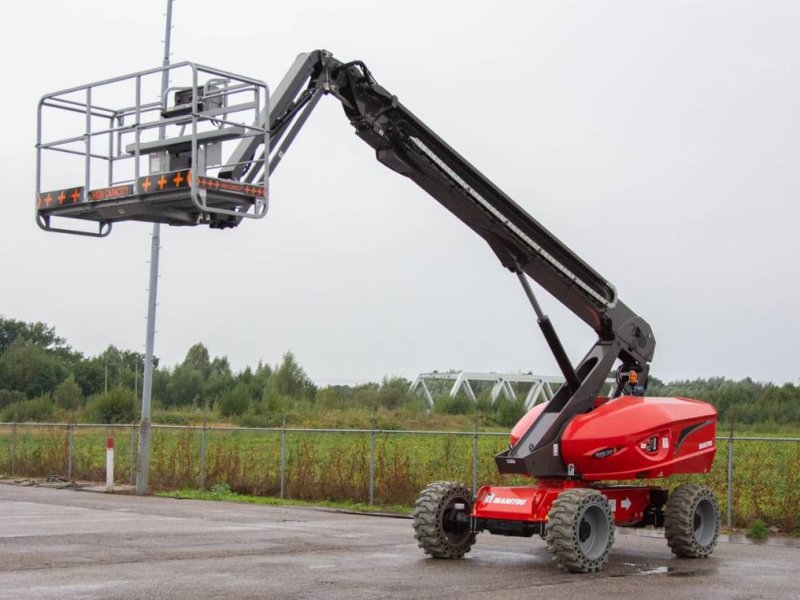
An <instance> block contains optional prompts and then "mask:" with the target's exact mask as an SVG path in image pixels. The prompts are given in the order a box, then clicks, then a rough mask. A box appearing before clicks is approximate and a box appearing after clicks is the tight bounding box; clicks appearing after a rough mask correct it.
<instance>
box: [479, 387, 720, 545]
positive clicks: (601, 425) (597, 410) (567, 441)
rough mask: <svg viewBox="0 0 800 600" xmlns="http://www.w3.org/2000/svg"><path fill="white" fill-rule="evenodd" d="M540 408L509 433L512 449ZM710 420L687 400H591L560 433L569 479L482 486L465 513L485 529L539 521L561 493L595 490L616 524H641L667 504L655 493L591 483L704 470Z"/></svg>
mask: <svg viewBox="0 0 800 600" xmlns="http://www.w3.org/2000/svg"><path fill="white" fill-rule="evenodd" d="M544 408H545V405H544V404H541V405H538V406H536V407H534V408H533V409H531V410H530V411H529V412H528V413H527V414H526V415H525V416H524V417H523V418H522V419H521V420H520V421H519V422H518V423H517V425H516V426H515V427H514V429H513V430H512V431H511V445H512V446H514V445H516V444H517V443H518V442H519V440H520V438H521V436H522V435H524V433H525V432H526V431H528V429H530V427H531V425H532V424H533V423H534V422H535V421H536V419H537V418H538V417H539V415H540V414H541V413H542V411H543V410H544ZM716 417H717V412H716V410H715V409H714V407H713V406H711V405H710V404H707V403H705V402H700V401H698V400H691V399H688V398H648V397H642V396H628V395H626V396H619V397H617V398H613V399H610V400H609V399H608V398H602V397H601V398H598V399H597V400H596V401H595V404H594V408H593V409H592V410H591V411H590V412H588V413H584V414H579V415H576V416H575V417H573V419H572V420H571V421H570V422H569V423H568V424H567V426H566V427H565V428H564V431H563V433H562V435H561V441H560V454H561V458H562V460H563V461H564V463H565V465H567V467H568V470H569V471H571V472H573V473H574V477H573V478H569V479H541V480H539V481H537V483H536V484H535V485H534V486H526V487H503V486H484V487H482V488H481V489H480V490H479V491H478V494H477V497H476V500H475V504H474V505H473V510H472V515H471V516H472V518H473V520H474V521H475V522H479V523H482V524H483V525H487V524H488V525H487V527H488V528H489V529H491V528H492V527H494V528H497V527H498V524H497V522H500V521H524V522H528V523H531V524H534V523H538V524H544V523H545V522H546V520H547V515H548V513H549V511H550V508H551V506H552V504H553V501H554V500H555V499H556V498H557V497H558V495H559V494H560V493H561V492H563V491H564V490H565V489H569V488H574V487H594V488H596V489H598V490H600V491H601V492H602V493H603V494H604V495H605V496H606V497H607V498H608V504H609V508H610V510H611V513H612V514H613V516H614V522H615V523H616V524H617V525H620V526H624V525H636V524H639V523H643V522H646V521H647V514H648V510H649V509H652V508H655V507H658V506H659V505H660V504H663V502H664V501H665V500H666V494H665V492H664V491H663V490H662V489H661V488H659V487H654V486H612V485H598V484H593V483H592V482H596V481H601V480H604V481H613V480H626V479H627V480H630V479H651V478H660V477H668V476H670V475H674V474H677V473H707V472H708V471H710V469H711V463H712V462H713V460H714V454H715V453H716V444H715V437H716ZM500 527H501V528H502V526H500ZM534 532H535V530H534ZM496 533H502V532H501V531H496Z"/></svg>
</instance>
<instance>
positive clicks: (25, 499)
mask: <svg viewBox="0 0 800 600" xmlns="http://www.w3.org/2000/svg"><path fill="white" fill-rule="evenodd" d="M618 531H619V532H620V533H619V535H617V540H616V543H615V545H614V549H613V551H612V556H611V559H610V561H609V564H608V566H607V568H606V569H605V570H604V571H602V572H600V573H597V574H591V575H576V574H571V573H566V572H564V571H560V570H559V569H558V568H557V567H556V565H555V563H554V562H552V560H551V559H550V555H549V553H548V552H547V550H546V548H545V544H544V542H543V541H542V540H541V539H539V538H538V537H534V538H531V539H526V538H504V537H500V536H492V535H490V534H488V533H484V534H481V535H479V536H478V540H477V543H476V545H475V546H474V547H473V549H472V552H470V554H468V555H467V557H466V558H465V559H463V560H458V561H448V560H435V559H430V558H426V557H424V556H423V554H422V552H421V551H420V550H419V549H418V548H417V546H416V542H415V540H414V537H413V531H412V528H411V521H410V520H408V519H402V518H390V517H381V516H364V515H355V514H347V513H340V512H335V511H331V510H325V509H313V508H294V507H292V508H289V507H272V506H257V505H248V504H236V503H228V502H213V501H195V500H173V499H167V498H157V497H136V496H129V495H118V494H99V493H91V492H86V491H76V490H66V489H64V490H59V489H45V488H36V487H18V486H12V485H0V598H3V599H5V598H9V599H12V598H13V599H15V600H28V599H45V598H47V599H50V598H58V599H62V598H86V599H99V598H102V599H107V598H148V599H154V598H159V599H160V598H165V599H166V598H194V599H202V598H215V599H220V598H280V599H306V598H331V599H348V600H350V599H358V598H370V599H374V598H420V599H424V598H430V599H437V600H440V599H447V598H454V599H460V600H463V599H468V598H481V599H482V600H485V599H488V598H492V599H494V598H502V599H511V600H513V599H517V598H520V599H521V598H526V599H528V598H547V599H553V598H570V599H578V598H614V599H623V598H635V599H637V600H659V599H662V598H664V599H667V598H668V599H671V600H672V599H676V598H692V599H697V598H715V599H716V598H720V599H725V598H729V599H737V600H744V599H749V598H759V599H761V598H788V599H791V600H798V599H800V575H799V574H798V566H799V565H800V549H798V548H796V547H784V546H780V545H771V544H770V545H753V544H741V543H724V542H723V543H720V545H719V546H718V547H717V550H716V551H715V553H714V554H713V556H712V557H711V558H708V559H702V560H685V559H677V558H674V557H673V555H672V554H671V553H670V551H669V548H668V547H667V544H666V542H665V540H664V539H663V537H660V536H659V535H657V533H656V532H647V533H646V534H644V535H642V534H638V535H636V534H632V533H631V534H626V533H625V532H624V531H621V530H618Z"/></svg>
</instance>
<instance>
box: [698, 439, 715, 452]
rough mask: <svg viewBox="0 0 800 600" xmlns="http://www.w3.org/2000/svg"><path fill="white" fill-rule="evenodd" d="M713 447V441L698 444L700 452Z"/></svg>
mask: <svg viewBox="0 0 800 600" xmlns="http://www.w3.org/2000/svg"><path fill="white" fill-rule="evenodd" d="M713 445H714V440H708V441H707V442H700V444H699V447H700V450H705V449H706V448H711V446H713Z"/></svg>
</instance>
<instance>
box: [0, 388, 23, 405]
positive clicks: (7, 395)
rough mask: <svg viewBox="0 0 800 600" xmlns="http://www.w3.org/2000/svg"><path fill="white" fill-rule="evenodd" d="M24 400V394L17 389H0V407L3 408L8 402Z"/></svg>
mask: <svg viewBox="0 0 800 600" xmlns="http://www.w3.org/2000/svg"><path fill="white" fill-rule="evenodd" d="M23 400H25V394H23V393H22V392H18V391H17V390H0V408H5V407H6V406H8V405H9V404H14V403H15V402H22V401H23Z"/></svg>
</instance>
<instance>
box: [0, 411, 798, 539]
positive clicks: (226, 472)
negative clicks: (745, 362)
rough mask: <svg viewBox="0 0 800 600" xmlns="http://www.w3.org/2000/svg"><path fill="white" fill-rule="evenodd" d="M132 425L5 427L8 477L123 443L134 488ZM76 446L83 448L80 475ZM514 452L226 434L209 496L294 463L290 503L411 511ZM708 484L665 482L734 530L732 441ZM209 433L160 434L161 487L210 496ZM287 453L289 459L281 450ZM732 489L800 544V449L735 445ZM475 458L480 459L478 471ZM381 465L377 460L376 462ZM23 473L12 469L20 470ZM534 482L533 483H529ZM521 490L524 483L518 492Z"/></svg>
mask: <svg viewBox="0 0 800 600" xmlns="http://www.w3.org/2000/svg"><path fill="white" fill-rule="evenodd" d="M132 433H133V429H132V428H131V427H130V426H127V427H121V428H111V427H78V428H75V429H73V430H72V434H71V435H69V434H68V431H67V427H66V426H64V425H59V426H40V425H35V426H34V425H26V426H17V427H16V433H14V428H13V426H9V425H2V426H0V473H1V474H4V475H6V476H8V475H11V474H12V471H13V474H14V475H17V476H28V477H46V476H50V475H61V476H66V475H67V474H68V472H69V471H70V469H71V476H72V478H73V479H77V480H94V481H102V480H104V479H105V443H106V438H107V437H113V438H114V441H115V447H116V451H115V473H116V474H117V477H116V479H117V481H118V482H128V481H129V480H130V477H131V467H132V463H131V457H132V452H133V453H135V446H136V440H135V437H134V436H132V435H131V434H132ZM70 438H71V445H72V453H71V456H72V460H71V467H70V464H69V456H70V453H69V447H70ZM507 443H508V438H507V436H506V435H505V434H491V433H480V434H479V435H477V436H476V435H475V434H474V433H436V432H423V433H404V432H395V431H377V432H375V433H371V432H369V431H343V432H325V431H315V430H302V431H295V430H286V431H285V432H283V431H281V430H230V429H225V430H220V429H208V430H206V431H205V466H204V469H203V479H204V487H205V488H206V489H210V488H211V487H212V486H214V485H216V484H219V483H223V484H227V485H228V486H230V489H231V490H232V491H234V492H238V493H242V494H248V495H256V496H272V497H276V496H279V495H280V493H281V487H282V485H281V484H282V477H281V472H282V469H281V466H282V463H283V464H285V470H284V476H283V492H284V494H283V495H284V497H285V498H291V499H298V500H307V501H324V500H329V501H338V502H342V501H345V502H354V503H368V502H369V501H370V480H371V477H370V473H371V471H373V470H374V478H373V479H372V481H373V486H372V501H373V503H374V504H378V505H393V506H397V505H399V506H407V507H410V506H411V505H412V504H413V502H414V500H415V498H416V497H417V494H418V493H419V491H420V490H421V489H422V488H423V487H425V486H426V485H427V484H428V483H429V482H431V481H436V480H441V479H448V480H460V481H463V482H465V483H467V485H471V484H472V483H473V469H475V470H476V475H477V477H476V479H475V481H476V483H477V485H483V484H488V483H493V484H499V483H512V481H511V480H509V479H508V478H503V477H501V476H500V475H498V474H497V471H496V469H495V464H494V455H495V454H497V453H498V452H500V451H501V450H503V449H504V448H505V447H506V445H507ZM717 445H718V451H717V455H716V458H715V461H714V466H713V469H712V471H711V473H709V474H708V475H693V476H680V477H674V478H671V479H670V480H669V481H665V482H662V483H663V485H665V486H667V487H675V486H677V485H678V484H679V483H683V482H685V481H697V482H703V483H705V484H707V485H709V486H711V487H712V488H713V489H714V490H715V492H716V494H717V497H718V499H719V501H720V507H721V510H722V515H723V522H726V513H727V509H728V490H727V479H728V470H727V465H728V449H729V447H731V445H730V444H729V441H728V440H727V439H726V438H719V439H718V441H717ZM202 446H203V433H202V429H201V428H194V429H185V428H162V427H156V428H154V430H153V436H152V452H151V466H150V484H151V486H152V488H153V489H155V490H160V491H165V490H176V489H184V488H199V485H200V478H201V462H202V458H201V447H202ZM282 448H283V451H282ZM732 449H733V457H734V469H733V486H732V488H731V498H732V517H733V525H734V527H747V526H748V525H749V524H750V523H751V522H752V521H753V520H754V519H762V520H763V521H765V522H766V523H767V524H769V525H773V526H776V527H779V528H780V529H781V530H782V531H785V532H791V533H794V534H800V439H798V440H796V441H773V440H767V439H759V440H748V439H734V441H733V442H732ZM473 456H477V460H475V461H474V459H473ZM371 457H374V458H373V460H371ZM12 463H13V464H12ZM524 481H527V480H524ZM519 482H520V480H519V479H517V480H516V481H513V483H519Z"/></svg>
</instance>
